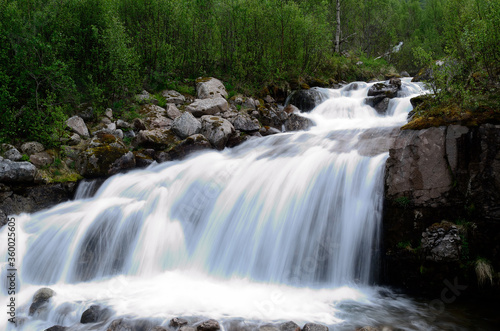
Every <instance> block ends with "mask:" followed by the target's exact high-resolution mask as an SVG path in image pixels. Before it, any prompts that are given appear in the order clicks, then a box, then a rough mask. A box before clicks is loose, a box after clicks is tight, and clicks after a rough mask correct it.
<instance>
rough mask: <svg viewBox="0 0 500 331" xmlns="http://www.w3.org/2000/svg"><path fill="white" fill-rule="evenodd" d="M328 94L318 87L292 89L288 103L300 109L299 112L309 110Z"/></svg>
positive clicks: (325, 98) (326, 97)
mask: <svg viewBox="0 0 500 331" xmlns="http://www.w3.org/2000/svg"><path fill="white" fill-rule="evenodd" d="M327 99H328V96H327V95H326V94H325V93H324V92H322V91H321V90H320V89H319V88H316V87H314V88H311V89H308V90H298V91H294V92H293V93H292V94H291V95H290V101H289V102H288V104H292V105H294V106H296V107H297V108H298V109H300V111H301V112H310V111H311V110H313V109H314V108H315V107H316V106H317V105H319V104H320V103H322V102H323V101H325V100H327Z"/></svg>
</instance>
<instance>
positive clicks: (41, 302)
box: [29, 287, 56, 316]
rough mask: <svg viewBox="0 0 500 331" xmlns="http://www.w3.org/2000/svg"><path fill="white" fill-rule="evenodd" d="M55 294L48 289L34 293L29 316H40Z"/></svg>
mask: <svg viewBox="0 0 500 331" xmlns="http://www.w3.org/2000/svg"><path fill="white" fill-rule="evenodd" d="M55 294H56V292H54V290H52V289H50V288H48V287H44V288H41V289H39V290H38V291H36V292H35V294H34V295H33V301H32V304H31V306H30V309H29V315H30V316H33V315H35V316H38V315H40V314H41V313H42V311H43V310H46V309H47V303H48V302H49V300H50V298H52V297H53V296H54V295H55Z"/></svg>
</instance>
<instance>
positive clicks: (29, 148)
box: [21, 141, 45, 156]
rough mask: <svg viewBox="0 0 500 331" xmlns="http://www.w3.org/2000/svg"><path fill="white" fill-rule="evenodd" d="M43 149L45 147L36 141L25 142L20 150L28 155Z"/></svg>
mask: <svg viewBox="0 0 500 331" xmlns="http://www.w3.org/2000/svg"><path fill="white" fill-rule="evenodd" d="M44 150H45V148H44V147H43V145H42V144H40V143H38V142H36V141H31V142H27V143H24V144H22V145H21V151H22V152H23V153H24V154H27V155H28V156H30V155H32V154H36V153H40V152H43V151H44Z"/></svg>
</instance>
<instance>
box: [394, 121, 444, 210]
mask: <svg viewBox="0 0 500 331" xmlns="http://www.w3.org/2000/svg"><path fill="white" fill-rule="evenodd" d="M445 132H446V128H445V127H439V128H429V129H425V130H403V131H401V132H400V134H399V136H398V137H397V138H396V139H395V141H394V145H393V146H392V148H391V149H390V150H389V159H388V160H387V164H386V185H387V192H386V196H387V197H388V198H389V199H397V198H400V197H408V198H410V199H412V202H413V203H414V204H416V205H428V204H431V203H432V201H433V200H435V199H443V198H444V196H445V193H447V192H448V191H450V189H451V187H452V178H451V175H450V172H449V170H448V162H447V160H446V149H445Z"/></svg>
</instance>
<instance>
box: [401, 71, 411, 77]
mask: <svg viewBox="0 0 500 331" xmlns="http://www.w3.org/2000/svg"><path fill="white" fill-rule="evenodd" d="M399 75H400V76H401V77H410V74H409V73H408V71H401V73H400V74H399Z"/></svg>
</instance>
